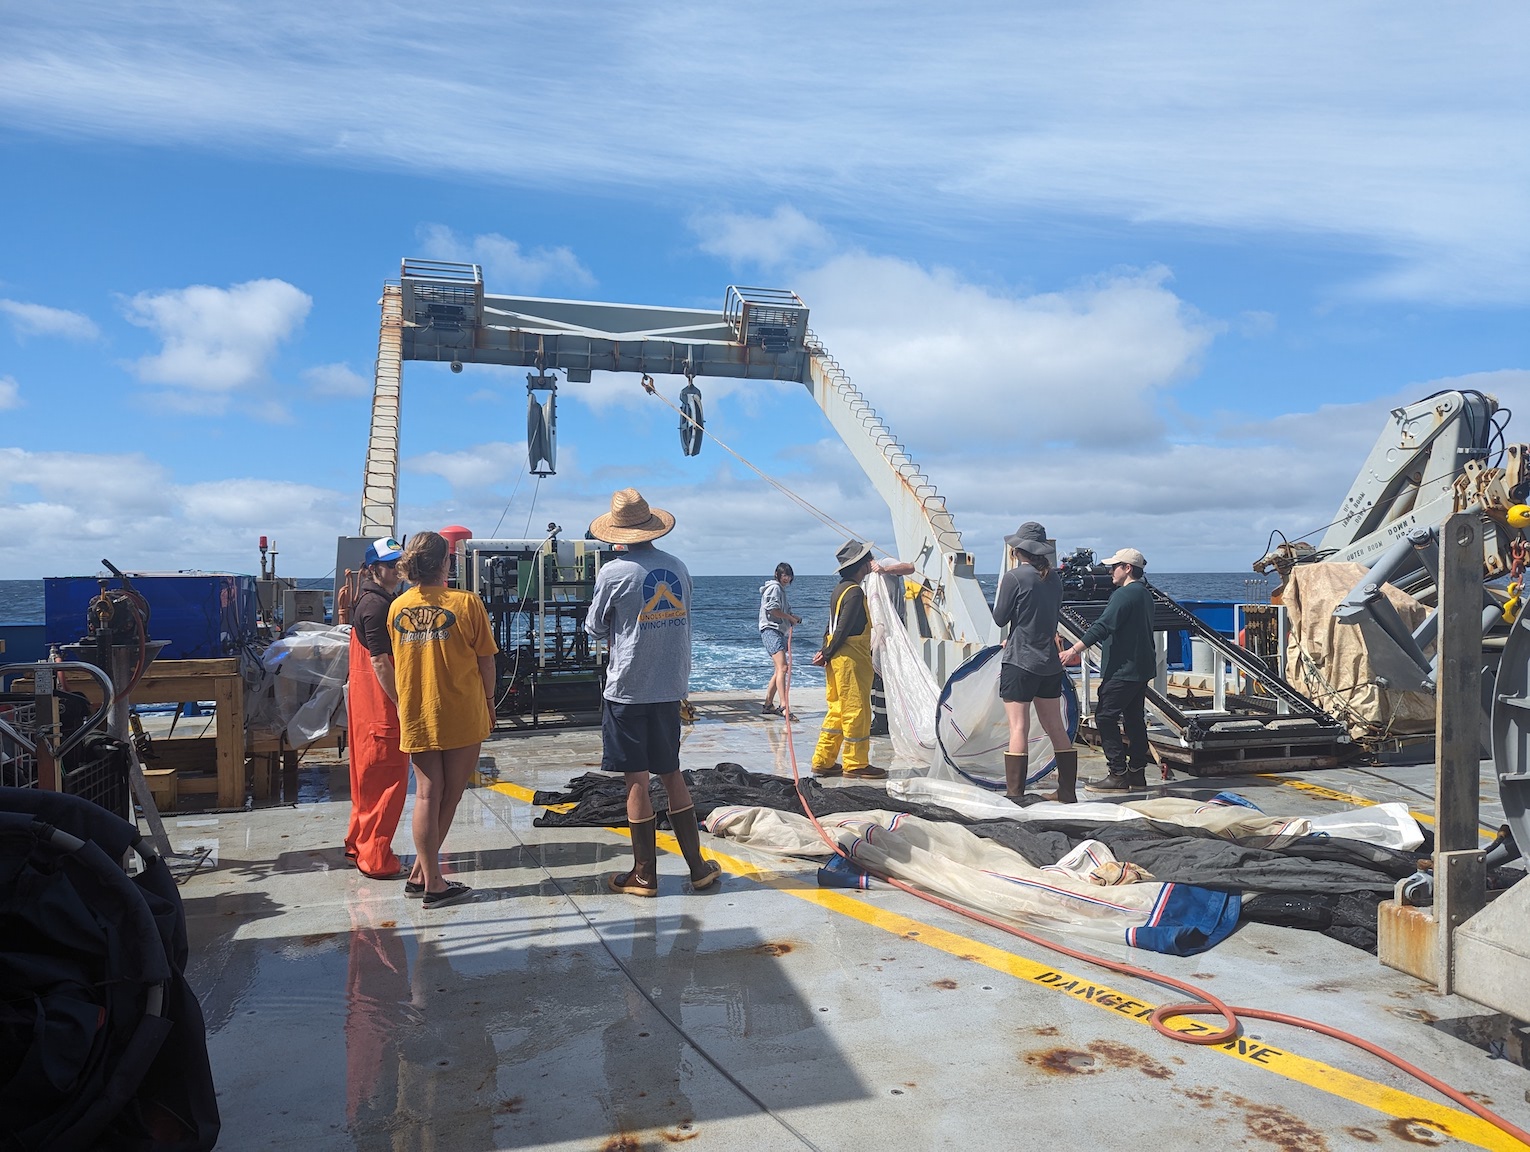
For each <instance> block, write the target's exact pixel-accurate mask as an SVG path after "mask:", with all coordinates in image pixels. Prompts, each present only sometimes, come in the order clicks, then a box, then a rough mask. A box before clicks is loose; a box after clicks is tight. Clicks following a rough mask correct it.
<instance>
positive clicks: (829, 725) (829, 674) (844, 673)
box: [813, 585, 873, 774]
mask: <svg viewBox="0 0 1530 1152" xmlns="http://www.w3.org/2000/svg"><path fill="white" fill-rule="evenodd" d="M854 587H855V585H851V586H850V588H846V589H845V590H844V591H842V592H841V593H840V594H839V596H838V598H837V599H836V600H835V601H834V610H833V612H832V613H831V615H830V617H829V630H828V632H827V633H825V634H824V645H825V646H827V645H828V644H829V642H830V640H831V639H832V638H833V636H834V632H835V628H836V626H837V625H838V623H839V613H840V609H841V608H842V607H843V606H844V602H845V597H846V596H848V595H850V592H851V589H853V588H854ZM872 675H873V670H872V667H871V614H870V612H869V611H868V612H867V614H866V627H865V628H864V629H863V630H862V631H861V632H859V633H857V634H856V635H854V636H849V637H846V638H845V642H844V643H843V644H842V645H841V646H840V647H839V649H838V650H837V651H836V652H835V653H834V655H832V656H830V657H829V660H828V663H827V665H826V666H825V667H824V680H825V681H826V687H827V689H828V698H829V711H828V714H827V715H826V716H824V718H823V729H822V730H821V731H820V732H819V733H818V747H817V748H815V749H814V750H813V771H814V772H818V773H820V774H822V773H823V772H825V771H826V770H827V769H829V768H830V767H832V766H833V764H834V762H835V761H836V760H838V759H839V757H840V751H841V749H843V751H844V761H843V764H844V770H845V771H846V772H853V771H855V770H857V769H859V768H865V767H866V766H867V765H869V764H870V763H871V678H872Z"/></svg>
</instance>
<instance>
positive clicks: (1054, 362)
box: [800, 254, 1211, 456]
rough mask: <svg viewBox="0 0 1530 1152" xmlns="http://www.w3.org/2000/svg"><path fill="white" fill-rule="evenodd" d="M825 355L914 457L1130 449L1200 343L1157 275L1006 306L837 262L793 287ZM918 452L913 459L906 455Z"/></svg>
mask: <svg viewBox="0 0 1530 1152" xmlns="http://www.w3.org/2000/svg"><path fill="white" fill-rule="evenodd" d="M800 280H801V283H802V284H803V296H804V298H805V299H807V300H809V301H811V302H812V306H813V311H812V323H813V327H814V329H815V330H816V331H817V332H818V333H819V334H820V336H821V337H822V338H823V340H824V343H825V345H826V346H827V348H828V350H829V352H830V354H831V355H833V356H834V357H835V358H836V359H838V360H839V361H840V363H842V364H844V365H846V366H847V370H848V371H849V373H850V378H851V382H852V383H853V384H855V385H856V387H858V388H859V389H860V390H861V391H862V392H863V393H865V394H866V396H867V398H868V399H869V401H870V402H871V404H872V406H873V407H875V408H877V409H878V410H879V411H880V412H881V413H882V414H883V416H884V418H886V419H887V421H888V422H889V423H890V424H891V426H892V428H893V431H894V432H895V433H897V434H900V435H903V436H905V437H906V438H907V439H906V443H908V444H909V445H910V446H911V447H915V448H916V449H922V450H929V449H940V448H945V447H949V446H952V445H955V444H960V445H962V446H963V447H964V449H969V450H970V449H981V450H983V451H985V452H986V451H989V450H991V449H993V448H994V447H996V446H1001V445H1002V446H1007V447H1008V449H1009V451H1010V453H1011V454H1013V455H1020V454H1023V453H1030V452H1034V451H1035V449H1036V448H1037V447H1038V446H1039V445H1041V444H1043V443H1048V442H1056V443H1077V444H1088V443H1094V442H1099V441H1102V440H1103V441H1111V442H1113V443H1117V444H1119V443H1139V442H1142V441H1145V440H1153V439H1156V438H1158V437H1159V436H1160V435H1161V434H1162V431H1163V421H1162V415H1161V408H1160V400H1161V397H1162V395H1163V393H1164V392H1165V390H1166V389H1168V388H1169V387H1170V386H1172V385H1173V384H1174V383H1175V382H1177V381H1179V380H1181V379H1184V378H1185V377H1186V376H1188V375H1190V374H1191V373H1193V372H1194V371H1195V369H1196V364H1197V358H1198V357H1199V356H1200V354H1201V353H1202V352H1203V351H1204V350H1205V348H1206V347H1207V346H1208V344H1209V343H1210V341H1211V331H1210V328H1209V326H1208V325H1207V324H1206V322H1205V321H1204V320H1203V319H1201V318H1200V317H1199V316H1198V315H1197V314H1196V313H1195V310H1194V309H1192V308H1190V307H1189V306H1188V305H1186V304H1185V303H1184V301H1182V300H1180V299H1179V297H1177V296H1176V295H1175V294H1174V293H1173V292H1171V291H1170V290H1169V288H1168V287H1167V282H1168V276H1167V273H1166V272H1165V271H1164V270H1163V269H1149V270H1147V271H1145V272H1120V273H1116V274H1112V275H1109V276H1103V277H1100V278H1097V279H1095V280H1092V281H1089V282H1086V283H1084V284H1081V285H1078V286H1077V287H1074V288H1071V289H1068V290H1066V291H1061V292H1046V293H1038V294H1035V295H1030V296H1007V295H1001V294H999V293H997V292H995V291H993V290H990V289H987V288H983V287H980V286H978V285H974V284H971V283H967V282H964V281H962V280H961V279H959V278H958V277H957V276H956V275H955V274H954V273H952V272H949V271H947V270H943V269H934V270H929V269H924V268H921V267H919V266H917V265H915V264H911V263H908V262H906V261H902V260H894V259H891V258H888V257H874V256H867V255H862V254H854V255H847V256H841V257H837V258H835V259H833V260H831V261H830V262H829V263H828V264H826V265H824V266H823V267H822V268H819V269H816V270H814V271H812V272H808V273H805V274H803V275H802V276H801V278H800ZM917 455H918V451H916V456H917Z"/></svg>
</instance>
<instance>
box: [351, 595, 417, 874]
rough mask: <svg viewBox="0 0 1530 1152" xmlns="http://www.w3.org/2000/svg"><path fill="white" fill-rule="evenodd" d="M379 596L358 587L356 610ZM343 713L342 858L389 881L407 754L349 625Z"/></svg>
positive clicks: (393, 711)
mask: <svg viewBox="0 0 1530 1152" xmlns="http://www.w3.org/2000/svg"><path fill="white" fill-rule="evenodd" d="M382 594H383V593H381V592H380V591H377V590H376V589H375V587H373V586H369V585H363V587H362V592H361V596H360V597H358V599H357V607H358V608H359V607H360V605H361V600H362V599H364V598H366V597H367V596H374V595H376V596H380V595H382ZM352 619H353V620H354V619H355V610H354V609H353V610H352ZM345 712H346V718H347V722H348V724H349V726H350V737H349V741H350V754H351V822H350V826H349V827H348V828H347V829H346V833H345V854H346V855H347V856H351V857H353V858H354V859H355V861H356V867H357V868H359V869H361V871H363V872H366V873H369V874H371V875H373V876H389V875H392V874H393V873H395V872H397V871H398V870H399V867H400V865H399V859H398V857H397V856H395V855H394V854H393V834H394V832H396V831H398V821H399V817H400V816H402V815H403V812H404V797H405V796H406V795H407V794H408V792H409V754H408V753H407V752H402V751H400V750H399V746H398V742H399V727H398V709H397V708H396V707H394V705H393V701H392V700H389V699H388V694H387V693H386V692H384V691H383V689H382V685H381V684H379V683H378V682H377V673H375V672H373V671H372V655H371V653H370V652H368V651H367V647H366V645H365V644H363V643H362V642H361V637H360V636H359V635H358V633H357V630H356V628H355V627H354V626H352V628H351V648H350V686H349V689H348V691H347V693H346V706H345Z"/></svg>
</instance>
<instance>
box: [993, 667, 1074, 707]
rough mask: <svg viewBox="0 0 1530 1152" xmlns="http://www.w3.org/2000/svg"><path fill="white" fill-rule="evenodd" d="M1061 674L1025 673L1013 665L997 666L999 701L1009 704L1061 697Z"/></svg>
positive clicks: (1022, 669)
mask: <svg viewBox="0 0 1530 1152" xmlns="http://www.w3.org/2000/svg"><path fill="white" fill-rule="evenodd" d="M1062 680H1063V674H1062V673H1061V672H1052V673H1050V674H1049V673H1045V672H1027V671H1026V670H1025V669H1024V668H1016V667H1015V666H1014V665H1013V664H1001V665H1000V666H999V699H1000V700H1004V701H1006V702H1008V703H1011V704H1029V703H1030V702H1031V701H1032V700H1056V699H1057V698H1058V697H1059V696H1061V695H1062Z"/></svg>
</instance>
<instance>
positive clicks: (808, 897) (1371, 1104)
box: [491, 783, 1525, 1152]
mask: <svg viewBox="0 0 1530 1152" xmlns="http://www.w3.org/2000/svg"><path fill="white" fill-rule="evenodd" d="M491 787H492V788H493V790H494V791H496V792H499V793H501V794H503V795H505V796H510V797H513V798H514V799H516V800H522V801H525V802H526V803H528V804H529V803H530V802H531V797H532V792H531V790H530V789H528V788H524V787H522V786H521V785H519V784H505V783H501V784H494V785H492V786H491ZM609 831H612V832H619V833H622V834H625V832H626V830H625V829H620V828H612V829H609ZM658 840H659V844H660V846H661V847H663V848H664V850H665V851H667V852H672V853H675V854H677V855H678V853H679V845H678V844H676V843H675V840H674V837H672V836H668V835H664V834H662V833H661V834H660V836H659V838H658ZM707 857H708V858H709V859H712V860H716V861H717V862H718V864H720V865H721V866H722V867H723V869H724V871H726V872H727V873H728V874H729V875H732V876H738V877H741V878H743V879H747V880H753V881H755V882H757V883H759V884H762V885H764V886H765V887H768V888H772V889H774V890H775V891H777V892H781V893H784V894H785V895H787V896H792V897H795V898H796V899H798V900H804V901H806V902H807V903H809V904H816V905H817V906H818V907H820V908H823V909H825V910H827V911H830V912H836V913H838V914H839V915H842V916H847V917H849V918H850V919H852V920H858V921H860V922H861V923H862V924H866V925H868V926H869V927H872V928H877V929H879V930H881V931H883V932H887V933H889V934H891V935H893V936H897V937H898V938H900V939H903V940H910V941H913V942H915V943H919V944H923V945H926V946H927V947H930V948H934V949H936V950H937V951H940V952H945V953H947V954H948V955H950V956H954V957H956V958H957V959H959V960H968V961H971V962H973V963H975V964H981V965H983V966H984V967H986V968H991V969H993V970H994V971H995V972H1001V973H1003V974H1005V975H1007V976H1012V977H1014V978H1015V979H1017V980H1023V981H1025V982H1027V983H1029V984H1034V985H1035V986H1037V987H1039V988H1045V989H1047V990H1049V991H1052V992H1061V993H1063V994H1064V995H1066V996H1069V997H1071V998H1073V999H1074V1000H1077V1001H1079V1002H1081V1003H1085V1004H1088V1005H1090V1006H1091V1007H1094V1008H1098V1009H1101V1010H1103V1011H1106V1012H1110V1013H1112V1014H1114V1015H1115V1016H1117V1017H1118V1018H1120V1019H1123V1020H1129V1021H1132V1022H1134V1023H1137V1024H1141V1025H1143V1026H1146V1027H1151V1025H1150V1024H1149V1023H1148V1017H1150V1016H1151V1015H1152V1014H1153V1010H1154V1009H1155V1008H1157V1007H1158V1005H1157V1004H1154V1003H1152V1002H1150V1001H1147V1000H1138V999H1135V998H1133V997H1131V996H1128V995H1126V994H1125V993H1124V992H1118V991H1116V990H1115V989H1113V988H1111V987H1109V986H1107V985H1105V984H1100V983H1098V982H1096V981H1094V980H1087V979H1084V978H1083V977H1080V976H1074V975H1072V974H1070V973H1068V972H1064V971H1062V970H1060V969H1057V968H1053V967H1051V966H1050V965H1047V964H1042V963H1039V962H1037V961H1035V960H1030V959H1027V958H1026V957H1024V956H1017V955H1016V954H1015V953H1013V952H1006V951H1005V950H1004V949H1002V948H996V947H994V946H992V945H990V944H984V943H981V942H980V941H977V940H973V939H971V938H969V937H966V936H959V935H957V934H956V933H955V932H947V931H946V930H945V929H943V928H936V927H934V926H933V925H930V924H927V923H925V922H924V921H921V920H915V919H913V918H912V917H909V916H904V915H902V914H901V913H898V912H891V911H889V910H887V909H885V908H881V907H879V906H878V905H876V904H873V903H871V902H869V901H867V900H864V899H862V898H860V897H859V896H857V895H853V894H852V893H850V892H849V891H846V890H841V889H834V888H819V887H817V886H816V885H815V886H813V887H809V886H807V885H805V884H804V883H803V882H802V880H801V878H800V877H794V876H789V875H785V874H783V873H780V872H776V871H773V870H770V869H767V868H761V867H759V866H758V865H756V864H753V863H750V862H749V861H747V860H741V859H739V858H738V857H735V856H729V855H728V854H727V853H724V852H718V851H716V850H715V849H713V848H712V847H711V846H708V848H707ZM1210 1021H1211V1022H1210V1023H1202V1022H1201V1021H1200V1020H1199V1019H1191V1018H1188V1017H1179V1018H1178V1019H1176V1020H1175V1021H1174V1022H1173V1023H1172V1024H1171V1025H1170V1027H1171V1028H1172V1029H1173V1030H1174V1031H1176V1032H1183V1033H1186V1034H1187V1035H1196V1034H1205V1033H1207V1032H1212V1031H1215V1030H1216V1029H1217V1028H1219V1027H1221V1025H1222V1021H1221V1020H1220V1018H1217V1017H1211V1018H1210ZM1207 1047H1208V1049H1209V1050H1211V1051H1215V1052H1220V1053H1222V1054H1223V1055H1225V1056H1231V1057H1232V1058H1233V1059H1235V1060H1241V1061H1242V1062H1243V1063H1245V1064H1251V1065H1254V1066H1255V1067H1258V1068H1263V1069H1265V1070H1266V1071H1270V1072H1273V1073H1275V1074H1276V1075H1278V1076H1283V1077H1285V1078H1286V1079H1288V1080H1294V1081H1296V1082H1297V1083H1300V1084H1305V1085H1307V1086H1308V1087H1309V1088H1316V1089H1318V1090H1319V1091H1322V1092H1327V1093H1328V1094H1329V1095H1331V1096H1337V1097H1339V1098H1340V1099H1341V1100H1347V1101H1350V1102H1351V1103H1354V1104H1359V1105H1362V1106H1363V1107H1367V1108H1372V1109H1374V1110H1375V1111H1377V1112H1382V1113H1385V1114H1387V1115H1389V1116H1394V1117H1397V1118H1399V1119H1405V1120H1414V1121H1417V1122H1418V1123H1420V1124H1426V1125H1428V1126H1429V1127H1431V1128H1434V1129H1435V1130H1437V1131H1439V1132H1442V1133H1444V1134H1446V1135H1447V1136H1452V1137H1454V1138H1455V1139H1457V1140H1463V1141H1465V1142H1467V1143H1469V1144H1475V1145H1476V1146H1477V1147H1479V1148H1488V1149H1492V1150H1493V1152H1524V1150H1525V1145H1524V1144H1521V1143H1520V1142H1519V1141H1518V1140H1515V1139H1513V1138H1512V1137H1511V1136H1509V1135H1508V1134H1507V1133H1506V1132H1504V1131H1502V1130H1501V1129H1499V1128H1497V1127H1495V1126H1494V1125H1492V1124H1489V1123H1488V1122H1487V1121H1486V1120H1483V1119H1480V1118H1479V1117H1477V1116H1473V1115H1472V1114H1471V1113H1469V1112H1461V1111H1459V1110H1457V1109H1455V1108H1452V1107H1450V1106H1449V1105H1446V1104H1440V1103H1436V1102H1435V1101H1432V1100H1426V1099H1425V1098H1423V1097H1422V1096H1415V1095H1413V1094H1412V1093H1410V1092H1403V1091H1401V1090H1399V1089H1396V1088H1392V1087H1389V1086H1388V1085H1385V1084H1381V1083H1378V1082H1377V1081H1375V1080H1368V1079H1366V1078H1365V1077H1364V1076H1358V1075H1356V1074H1354V1073H1352V1072H1346V1071H1344V1070H1343V1069H1341V1068H1335V1067H1333V1066H1332V1065H1329V1064H1324V1063H1322V1062H1321V1061H1318V1060H1312V1059H1309V1058H1308V1057H1306V1056H1300V1055H1298V1054H1296V1053H1294V1052H1288V1051H1286V1050H1285V1049H1283V1048H1278V1047H1276V1046H1275V1045H1273V1044H1266V1043H1264V1042H1263V1041H1258V1040H1251V1039H1249V1038H1248V1037H1246V1036H1240V1037H1237V1038H1236V1039H1233V1040H1229V1041H1227V1042H1226V1043H1224V1044H1215V1045H1208V1046H1207Z"/></svg>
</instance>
